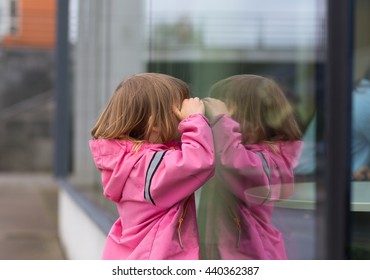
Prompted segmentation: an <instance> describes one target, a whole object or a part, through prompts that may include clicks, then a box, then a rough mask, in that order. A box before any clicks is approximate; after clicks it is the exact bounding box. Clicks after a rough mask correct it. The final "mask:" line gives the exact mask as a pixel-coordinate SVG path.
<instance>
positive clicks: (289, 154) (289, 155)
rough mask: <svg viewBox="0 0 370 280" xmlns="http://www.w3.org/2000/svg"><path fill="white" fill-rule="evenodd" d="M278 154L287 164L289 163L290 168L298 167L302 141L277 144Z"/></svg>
mask: <svg viewBox="0 0 370 280" xmlns="http://www.w3.org/2000/svg"><path fill="white" fill-rule="evenodd" d="M279 148H280V152H281V154H282V155H283V157H284V158H285V159H286V161H287V162H289V163H290V167H291V168H295V167H296V166H297V165H298V162H299V159H300V157H301V153H302V149H303V142H302V141H288V142H280V143H279Z"/></svg>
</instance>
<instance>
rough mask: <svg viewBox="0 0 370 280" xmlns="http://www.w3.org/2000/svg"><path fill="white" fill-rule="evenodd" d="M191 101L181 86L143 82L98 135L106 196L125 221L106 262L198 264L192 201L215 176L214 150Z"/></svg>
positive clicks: (120, 91) (116, 103) (156, 79)
mask: <svg viewBox="0 0 370 280" xmlns="http://www.w3.org/2000/svg"><path fill="white" fill-rule="evenodd" d="M189 97H190V94H189V89H188V86H187V85H186V84H185V83H184V82H182V81H181V80H179V79H176V78H174V77H171V76H168V75H164V74H155V73H143V74H137V75H134V76H132V77H130V78H128V79H126V80H124V81H123V82H122V83H121V84H120V85H119V86H118V88H117V89H116V91H115V93H114V95H113V96H112V98H111V100H110V101H109V103H108V104H107V106H106V108H105V110H104V112H103V113H102V115H101V116H100V118H99V120H98V122H97V123H96V125H95V126H94V128H93V129H92V136H93V138H94V139H93V140H91V141H90V148H91V151H92V154H93V157H94V160H95V164H96V167H97V168H98V169H99V171H100V172H101V178H102V183H103V188H104V195H105V196H106V197H107V198H108V199H110V200H111V201H113V202H115V203H116V205H117V210H118V214H119V218H118V219H117V221H116V222H115V223H114V225H113V226H112V228H111V231H110V233H109V235H108V238H107V240H106V244H105V247H104V252H103V259H199V257H200V254H199V253H200V248H199V236H198V227H197V222H196V215H195V199H194V194H193V193H194V192H195V191H196V190H197V189H199V188H200V187H201V186H202V185H203V184H204V183H205V182H206V181H207V180H208V179H209V178H210V177H211V176H213V174H214V167H215V166H214V147H213V139H212V131H211V128H210V126H209V122H208V120H207V119H206V118H205V117H204V110H205V108H204V104H203V102H202V101H201V100H199V98H197V97H196V98H189ZM180 138H181V140H180Z"/></svg>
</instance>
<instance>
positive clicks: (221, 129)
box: [199, 75, 301, 259]
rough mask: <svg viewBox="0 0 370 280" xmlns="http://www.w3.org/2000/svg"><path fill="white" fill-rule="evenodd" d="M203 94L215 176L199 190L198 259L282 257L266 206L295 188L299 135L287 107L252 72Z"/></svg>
mask: <svg viewBox="0 0 370 280" xmlns="http://www.w3.org/2000/svg"><path fill="white" fill-rule="evenodd" d="M210 96H211V97H208V98H206V99H205V100H204V102H205V105H206V112H207V114H208V115H209V117H210V118H211V120H212V129H213V134H214V141H215V151H216V158H217V171H216V176H215V178H214V180H211V182H209V184H208V186H207V188H205V189H202V197H201V204H200V210H199V213H200V215H199V218H200V221H199V223H200V225H201V235H202V245H204V246H203V247H202V248H203V250H202V251H203V252H202V253H203V257H204V258H206V259H286V258H287V256H286V252H285V246H284V241H283V236H282V234H281V232H280V231H279V230H277V228H275V227H274V226H273V225H272V223H271V216H272V212H273V203H274V202H275V201H277V200H281V199H287V198H288V197H289V196H290V195H291V194H292V193H293V190H294V185H293V183H294V177H293V167H294V166H295V164H296V163H297V160H298V155H299V152H300V148H301V141H299V139H300V138H301V133H300V130H299V128H298V125H297V123H296V120H295V118H294V114H293V110H292V108H291V106H290V104H289V102H288V100H287V99H286V97H285V95H284V94H283V92H282V90H281V89H280V88H279V87H278V85H277V84H276V83H275V82H274V81H272V80H270V79H267V78H264V77H261V76H256V75H237V76H232V77H229V78H227V79H224V80H221V81H219V82H218V83H216V84H215V85H214V86H213V87H212V88H211V90H210ZM212 97H216V98H218V99H215V98H212ZM203 241H204V244H203Z"/></svg>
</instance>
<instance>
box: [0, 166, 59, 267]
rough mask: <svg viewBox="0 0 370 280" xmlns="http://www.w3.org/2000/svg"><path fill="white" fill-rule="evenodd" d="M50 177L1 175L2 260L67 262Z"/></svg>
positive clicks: (0, 241) (0, 230) (55, 192)
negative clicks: (60, 240)
mask: <svg viewBox="0 0 370 280" xmlns="http://www.w3.org/2000/svg"><path fill="white" fill-rule="evenodd" d="M57 211H58V188H57V185H56V183H55V181H54V179H53V177H52V175H49V174H13V173H10V174H8V173H3V174H1V173H0V260H63V259H65V256H64V254H63V249H62V248H61V246H60V243H59V239H58V229H57V227H58V220H57V217H58V215H57Z"/></svg>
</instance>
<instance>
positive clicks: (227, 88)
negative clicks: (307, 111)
mask: <svg viewBox="0 0 370 280" xmlns="http://www.w3.org/2000/svg"><path fill="white" fill-rule="evenodd" d="M209 95H210V96H211V97H214V98H218V99H221V100H223V101H224V102H225V103H226V105H227V106H228V108H229V109H231V111H232V115H231V117H232V118H233V119H234V120H236V121H237V122H239V123H240V129H241V133H242V137H243V143H245V144H255V143H261V142H274V141H293V140H299V139H300V138H301V136H302V135H301V131H300V129H299V126H298V124H297V122H296V119H295V116H294V112H293V108H292V106H291V105H290V103H289V101H288V99H287V98H286V96H285V95H284V93H283V91H282V90H281V88H280V87H279V86H278V84H277V83H276V82H275V81H273V80H272V79H269V78H265V77H261V76H257V75H235V76H231V77H229V78H226V79H224V80H221V81H219V82H217V83H216V84H214V85H213V86H212V88H211V89H210V93H209Z"/></svg>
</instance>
